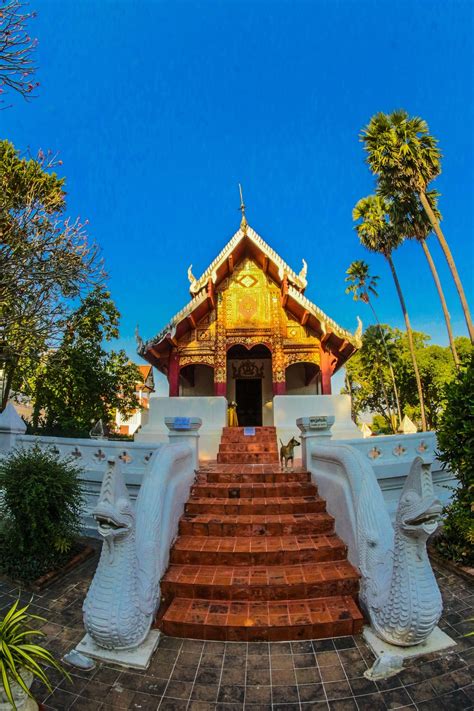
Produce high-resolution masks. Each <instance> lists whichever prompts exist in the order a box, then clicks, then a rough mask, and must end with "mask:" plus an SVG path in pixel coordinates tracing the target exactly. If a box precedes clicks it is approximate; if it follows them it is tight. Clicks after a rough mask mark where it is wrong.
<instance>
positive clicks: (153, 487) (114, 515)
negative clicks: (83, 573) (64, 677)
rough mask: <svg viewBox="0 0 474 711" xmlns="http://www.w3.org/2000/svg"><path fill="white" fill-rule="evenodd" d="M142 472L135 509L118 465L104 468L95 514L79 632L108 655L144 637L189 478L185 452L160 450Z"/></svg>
mask: <svg viewBox="0 0 474 711" xmlns="http://www.w3.org/2000/svg"><path fill="white" fill-rule="evenodd" d="M148 467H149V468H148V470H147V472H146V474H145V475H144V478H143V483H142V485H141V487H140V492H139V494H138V497H137V502H136V507H135V508H134V506H133V504H132V502H131V500H130V497H129V494H128V491H127V487H126V485H125V481H124V478H123V475H122V472H121V464H120V463H118V462H117V463H115V461H114V460H113V459H111V460H109V462H108V467H107V470H106V472H105V475H104V479H103V481H102V487H101V491H100V496H99V500H98V503H97V506H96V507H95V509H94V511H93V516H94V518H95V519H96V521H97V524H98V530H99V533H100V535H101V536H102V537H103V539H104V543H103V547H102V552H101V556H100V560H99V564H98V566H97V570H96V572H95V575H94V579H93V580H92V583H91V586H90V588H89V591H88V593H87V596H86V599H85V601H84V606H83V612H84V626H85V628H86V631H87V632H88V633H89V635H90V636H91V637H92V639H93V640H94V642H96V644H98V645H99V646H100V647H104V648H106V649H131V648H134V647H137V646H138V645H139V644H141V642H143V641H144V639H145V638H146V636H147V635H148V632H149V630H150V627H151V624H152V622H153V619H154V617H155V613H156V610H157V607H158V604H159V601H160V586H159V583H160V579H161V576H162V574H163V572H164V570H166V567H167V564H168V556H169V549H170V545H171V540H172V539H173V537H174V536H175V535H176V530H177V526H178V521H179V517H180V515H181V513H182V509H183V506H184V502H185V501H186V499H187V497H188V494H189V488H190V486H191V483H192V481H193V478H194V470H193V467H192V455H191V449H190V448H189V447H188V446H186V445H181V444H177V445H164V446H163V447H162V448H161V449H160V450H158V451H157V452H156V453H155V454H154V455H153V457H152V458H151V460H150V462H149V464H148Z"/></svg>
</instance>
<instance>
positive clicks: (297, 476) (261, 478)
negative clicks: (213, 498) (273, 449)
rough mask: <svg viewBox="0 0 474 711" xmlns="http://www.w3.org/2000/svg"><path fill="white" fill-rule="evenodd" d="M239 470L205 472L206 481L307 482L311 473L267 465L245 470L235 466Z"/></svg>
mask: <svg viewBox="0 0 474 711" xmlns="http://www.w3.org/2000/svg"><path fill="white" fill-rule="evenodd" d="M236 469H237V470H238V469H241V471H232V470H230V469H225V468H224V466H222V469H215V470H213V471H209V473H208V474H207V481H208V482H209V483H210V484H227V483H228V484H241V483H243V484H264V483H266V484H287V483H292V482H309V481H311V474H310V473H309V472H307V471H304V470H302V469H295V470H294V471H288V472H283V471H281V469H279V468H278V467H275V468H274V469H273V470H272V469H271V468H270V466H268V467H263V466H262V467H260V471H259V470H258V469H257V468H256V467H255V468H252V469H250V468H249V469H248V470H246V469H245V467H236Z"/></svg>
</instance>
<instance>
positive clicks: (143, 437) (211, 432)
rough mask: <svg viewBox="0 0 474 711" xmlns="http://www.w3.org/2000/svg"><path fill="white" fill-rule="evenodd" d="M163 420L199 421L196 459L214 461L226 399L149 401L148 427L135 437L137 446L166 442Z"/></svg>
mask: <svg viewBox="0 0 474 711" xmlns="http://www.w3.org/2000/svg"><path fill="white" fill-rule="evenodd" d="M165 417H200V418H201V420H202V427H201V429H200V430H199V455H200V457H201V459H215V458H216V455H217V451H218V449H219V442H220V440H221V435H222V428H223V427H225V426H226V424H227V400H226V398H225V397H154V398H151V399H150V410H149V417H148V424H147V425H146V426H145V427H142V429H141V430H140V431H139V432H137V433H136V435H135V441H136V442H157V443H162V442H168V428H167V427H166V425H165Z"/></svg>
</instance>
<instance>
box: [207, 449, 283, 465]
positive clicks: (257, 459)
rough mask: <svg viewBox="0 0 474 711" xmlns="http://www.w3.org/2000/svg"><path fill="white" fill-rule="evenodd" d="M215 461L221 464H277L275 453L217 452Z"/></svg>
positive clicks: (276, 454)
mask: <svg viewBox="0 0 474 711" xmlns="http://www.w3.org/2000/svg"><path fill="white" fill-rule="evenodd" d="M217 461H218V462H220V463H222V464H233V463H236V464H267V463H268V464H271V463H273V462H278V453H277V452H265V451H262V450H260V451H258V452H247V453H244V452H223V453H221V452H219V453H218V454H217Z"/></svg>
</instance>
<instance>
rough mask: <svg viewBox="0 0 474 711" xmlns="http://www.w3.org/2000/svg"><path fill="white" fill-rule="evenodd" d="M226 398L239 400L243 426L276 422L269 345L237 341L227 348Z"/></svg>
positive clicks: (240, 417)
mask: <svg viewBox="0 0 474 711" xmlns="http://www.w3.org/2000/svg"><path fill="white" fill-rule="evenodd" d="M227 400H228V402H231V401H235V402H236V403H237V417H238V420H239V425H240V426H241V427H261V426H262V425H263V426H265V425H267V426H268V425H273V389H272V354H271V351H270V349H269V348H268V346H267V345H265V344H263V343H257V344H255V345H253V346H247V345H244V344H240V343H238V344H235V345H233V346H231V347H230V348H229V349H228V351H227Z"/></svg>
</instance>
